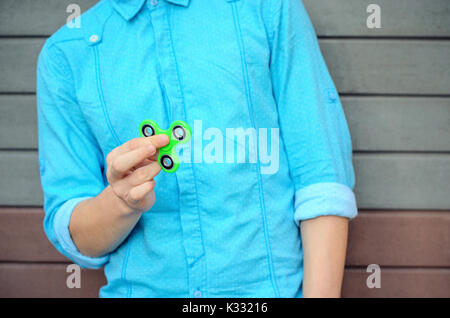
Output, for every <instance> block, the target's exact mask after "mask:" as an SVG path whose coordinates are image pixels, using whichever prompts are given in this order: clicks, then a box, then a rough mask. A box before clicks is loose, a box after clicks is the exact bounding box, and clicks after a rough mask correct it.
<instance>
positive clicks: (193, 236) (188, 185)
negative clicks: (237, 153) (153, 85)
mask: <svg viewBox="0 0 450 318" xmlns="http://www.w3.org/2000/svg"><path fill="white" fill-rule="evenodd" d="M149 4H150V5H152V7H150V9H151V10H150V13H151V19H152V25H153V32H154V36H155V42H156V50H157V56H158V58H159V63H160V70H161V72H162V74H163V76H162V78H161V80H162V81H163V82H164V87H165V90H166V93H167V95H168V97H169V99H170V101H171V103H170V108H171V109H170V113H171V114H172V115H173V119H174V120H176V119H180V120H186V114H185V107H184V99H183V94H182V87H180V79H179V78H178V70H177V61H176V57H175V55H174V51H173V50H174V48H173V45H172V40H171V30H170V29H169V27H170V26H169V24H168V17H167V10H168V9H170V7H169V5H170V4H167V3H166V2H164V1H163V2H160V3H159V5H158V6H153V4H152V1H150V2H149ZM176 178H177V181H178V186H179V189H180V190H179V205H180V211H179V213H180V221H181V228H182V232H183V245H184V249H185V253H186V257H187V266H188V274H189V277H188V281H189V290H191V295H194V297H196V296H195V295H200V297H201V295H202V292H201V291H200V290H203V291H204V290H205V288H206V260H205V257H204V255H205V252H204V246H203V238H202V231H201V223H200V215H199V213H200V212H199V207H198V198H197V192H196V187H195V177H194V171H193V167H192V164H191V163H183V164H182V165H180V168H179V169H178V171H177V172H176ZM192 291H193V293H192ZM197 292H199V293H200V294H198V293H197ZM203 294H204V292H203Z"/></svg>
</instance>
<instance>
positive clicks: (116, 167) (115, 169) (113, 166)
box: [111, 160, 121, 173]
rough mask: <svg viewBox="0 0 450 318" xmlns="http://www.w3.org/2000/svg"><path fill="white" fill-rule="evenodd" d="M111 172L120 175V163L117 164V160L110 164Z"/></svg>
mask: <svg viewBox="0 0 450 318" xmlns="http://www.w3.org/2000/svg"><path fill="white" fill-rule="evenodd" d="M111 170H112V171H113V172H116V173H121V167H120V163H119V162H117V160H114V161H113V162H112V163H111Z"/></svg>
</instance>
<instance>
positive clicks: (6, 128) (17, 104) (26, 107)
mask: <svg viewBox="0 0 450 318" xmlns="http://www.w3.org/2000/svg"><path fill="white" fill-rule="evenodd" d="M0 112H1V116H0V149H37V147H38V138H37V118H36V96H35V95H0Z"/></svg>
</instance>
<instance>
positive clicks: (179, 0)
mask: <svg viewBox="0 0 450 318" xmlns="http://www.w3.org/2000/svg"><path fill="white" fill-rule="evenodd" d="M145 1H147V0H112V6H113V7H114V9H116V11H117V12H119V13H120V15H121V16H122V17H123V18H124V19H125V20H127V21H130V20H131V19H133V18H134V17H135V16H136V14H137V13H138V12H139V11H140V10H141V9H142V6H143V5H144V3H145ZM159 1H163V0H159ZM164 1H167V2H170V3H173V4H178V5H181V6H184V7H186V6H187V5H188V4H189V0H164Z"/></svg>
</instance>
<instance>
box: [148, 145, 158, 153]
mask: <svg viewBox="0 0 450 318" xmlns="http://www.w3.org/2000/svg"><path fill="white" fill-rule="evenodd" d="M147 147H148V150H150V152H151V153H154V152H155V151H156V148H155V146H153V145H148V146H147Z"/></svg>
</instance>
